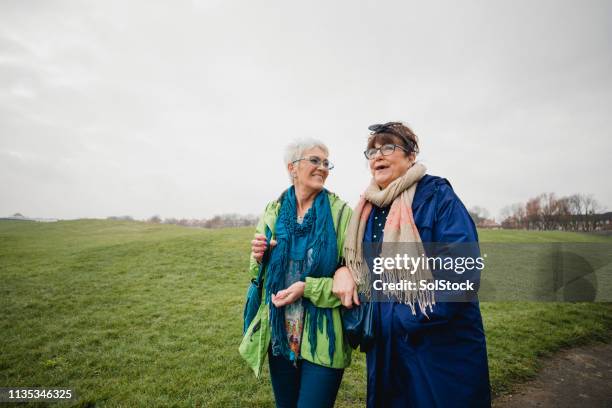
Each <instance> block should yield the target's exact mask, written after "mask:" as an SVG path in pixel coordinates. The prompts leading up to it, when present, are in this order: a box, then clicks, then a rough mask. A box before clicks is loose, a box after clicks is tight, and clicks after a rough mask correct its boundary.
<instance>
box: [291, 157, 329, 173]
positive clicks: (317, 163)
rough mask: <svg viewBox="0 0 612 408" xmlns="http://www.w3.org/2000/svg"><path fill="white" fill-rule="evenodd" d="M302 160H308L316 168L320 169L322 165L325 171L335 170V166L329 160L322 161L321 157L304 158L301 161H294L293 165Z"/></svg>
mask: <svg viewBox="0 0 612 408" xmlns="http://www.w3.org/2000/svg"><path fill="white" fill-rule="evenodd" d="M301 160H308V161H309V162H310V164H312V165H313V166H315V167H319V166H320V165H321V164H322V165H323V168H325V170H332V169H333V168H334V165H333V164H332V163H330V161H329V160H327V159H321V158H320V157H317V156H310V157H302V158H301V159H296V160H294V161H292V162H291V163H296V162H299V161H301Z"/></svg>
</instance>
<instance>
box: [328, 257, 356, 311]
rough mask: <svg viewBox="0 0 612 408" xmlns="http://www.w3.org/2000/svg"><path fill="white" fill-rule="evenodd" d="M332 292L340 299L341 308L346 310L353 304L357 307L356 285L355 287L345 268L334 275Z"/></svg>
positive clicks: (350, 275) (347, 269) (341, 268)
mask: <svg viewBox="0 0 612 408" xmlns="http://www.w3.org/2000/svg"><path fill="white" fill-rule="evenodd" d="M332 292H333V293H334V295H336V297H337V298H338V299H340V302H342V306H344V307H346V308H348V309H350V308H352V307H353V304H355V305H359V296H358V295H357V285H355V281H354V280H353V275H352V274H351V271H350V270H349V268H347V267H346V266H342V267H340V268H339V269H338V270H337V271H336V273H335V274H334V284H333V286H332Z"/></svg>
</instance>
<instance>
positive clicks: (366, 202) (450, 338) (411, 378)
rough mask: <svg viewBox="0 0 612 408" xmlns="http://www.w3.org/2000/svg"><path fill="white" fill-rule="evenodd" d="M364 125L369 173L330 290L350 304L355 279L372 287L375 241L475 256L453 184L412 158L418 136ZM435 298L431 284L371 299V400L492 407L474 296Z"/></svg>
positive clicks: (395, 127)
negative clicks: (455, 247) (451, 247)
mask: <svg viewBox="0 0 612 408" xmlns="http://www.w3.org/2000/svg"><path fill="white" fill-rule="evenodd" d="M370 130H371V131H372V133H371V135H370V137H369V139H368V143H367V149H366V151H365V152H364V153H365V156H366V158H367V160H368V162H369V167H370V170H371V173H372V180H371V183H370V185H369V186H368V187H367V189H366V191H365V192H364V194H363V195H362V198H361V200H360V202H359V204H358V205H357V207H356V208H355V211H354V213H353V216H352V219H351V222H350V224H349V227H348V229H347V232H346V238H345V259H346V264H347V267H343V268H340V269H339V270H338V271H337V272H336V274H335V277H334V287H333V290H334V292H335V293H336V294H337V295H338V296H339V298H340V299H342V303H343V305H344V306H347V307H351V306H352V304H353V299H354V296H353V295H354V293H355V291H356V284H357V286H358V287H359V288H360V291H361V288H363V286H364V283H366V285H370V287H371V280H372V278H371V277H370V276H368V269H369V268H367V266H366V264H367V261H366V260H365V259H364V249H365V248H369V247H370V246H371V245H372V244H374V243H382V244H383V245H384V244H393V243H398V242H400V243H402V244H400V245H406V244H407V243H408V244H410V243H412V244H413V245H407V246H405V247H404V248H413V250H412V251H413V252H414V253H411V254H409V255H411V256H419V255H421V254H419V253H418V252H421V251H423V250H424V251H425V252H428V251H429V252H431V251H432V249H431V248H432V247H431V246H428V245H427V244H428V243H436V244H440V243H446V244H448V243H452V244H457V243H461V244H462V245H465V248H468V249H467V250H466V249H464V250H463V252H466V251H467V252H470V253H469V254H467V255H470V256H473V257H478V256H479V250H478V244H477V241H478V235H477V232H476V228H475V225H474V223H473V221H472V219H471V217H470V216H469V214H468V212H467V210H466V209H465V207H464V205H463V203H462V202H461V200H460V199H459V197H457V195H456V194H455V192H454V191H453V189H452V187H451V185H450V183H449V182H448V181H447V180H446V179H444V178H440V177H436V176H432V175H428V174H426V170H425V167H424V166H423V165H422V164H421V163H419V162H416V154H417V153H418V139H417V137H416V135H415V134H414V133H413V132H412V131H411V129H410V128H408V127H407V126H405V125H404V124H402V123H399V122H390V123H386V124H384V125H373V126H371V127H370ZM428 248H429V249H428ZM426 255H427V256H436V254H432V253H427V254H426ZM446 255H448V254H446ZM463 255H465V253H464V254H463ZM415 272H416V273H414V274H411V275H409V277H408V278H409V279H412V280H413V281H415V282H418V281H420V280H425V281H430V280H431V279H432V275H431V273H432V271H430V270H428V269H427V268H421V269H418V270H416V271H415ZM366 292H367V290H366ZM436 298H437V296H436V293H434V291H428V290H419V291H416V292H415V291H408V293H407V294H405V295H404V297H403V298H400V299H397V301H391V302H389V301H387V302H372V303H371V305H372V307H373V320H374V337H375V340H374V344H373V345H372V346H371V347H370V349H369V350H367V356H366V360H367V406H368V407H371V408H374V407H402V408H407V407H427V408H430V407H444V408H449V407H466V408H468V407H469V408H475V407H488V406H490V404H491V397H490V386H489V372H488V365H487V352H486V343H485V334H484V330H483V325H482V319H481V314H480V308H479V303H478V300H477V298H475V299H471V300H468V301H463V302H456V301H450V302H449V301H444V299H440V298H438V300H436Z"/></svg>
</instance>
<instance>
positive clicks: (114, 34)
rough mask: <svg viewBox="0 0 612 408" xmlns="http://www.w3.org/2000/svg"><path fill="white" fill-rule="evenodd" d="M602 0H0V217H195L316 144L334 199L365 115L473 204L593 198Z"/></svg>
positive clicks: (600, 155)
mask: <svg viewBox="0 0 612 408" xmlns="http://www.w3.org/2000/svg"><path fill="white" fill-rule="evenodd" d="M611 39H612V2H610V1H605V2H599V1H586V2H585V1H572V2H567V1H537V2H534V1H524V2H521V1H504V2H492V1H486V2H485V1H478V2H465V1H462V2H455V1H448V2H422V1H418V2H417V1H414V2H407V1H397V2H385V1H380V0H377V1H369V2H358V1H309V2H287V1H274V2H272V1H263V2H256V1H240V2H231V1H221V0H213V1H204V0H201V1H176V0H172V1H166V2H165V3H161V2H154V1H148V0H147V1H129V2H127V1H116V2H115V1H106V0H105V1H97V2H85V1H74V2H64V1H50V0H44V1H26V0H16V1H9V0H2V1H1V2H0V183H1V185H2V190H1V191H2V196H1V199H0V216H4V215H12V214H13V213H15V212H21V213H23V214H24V215H26V216H32V217H57V218H79V217H106V216H110V215H126V214H129V215H132V216H134V217H136V218H145V217H149V216H151V215H153V214H160V215H161V216H162V217H188V218H191V217H195V218H208V217H211V216H213V215H215V214H219V213H230V212H238V213H253V214H258V213H260V212H261V211H262V209H263V207H264V205H265V203H266V202H267V201H269V200H270V199H272V198H274V197H276V196H278V194H279V193H280V192H281V191H282V190H283V189H284V188H285V187H287V184H288V180H287V175H286V172H285V169H284V165H283V161H282V156H283V149H284V147H285V145H286V144H287V143H288V142H289V141H291V140H293V139H296V138H301V137H315V138H318V139H321V140H322V141H324V142H325V143H327V144H328V146H329V147H330V150H331V156H330V159H331V160H332V161H333V162H334V163H335V164H336V168H335V169H334V170H333V171H332V173H331V175H330V177H329V178H328V183H327V186H328V188H329V189H331V190H332V191H335V192H337V193H338V194H339V195H340V196H341V197H343V198H345V199H346V200H347V201H349V202H350V203H351V204H352V205H354V204H355V203H356V201H357V198H358V197H359V194H360V193H361V192H362V190H363V189H364V188H365V186H366V185H367V183H368V180H369V173H368V170H367V166H366V163H365V159H364V158H363V154H362V151H363V150H364V145H365V142H366V139H367V136H368V131H367V126H368V125H370V124H372V123H380V122H386V121H391V120H401V121H404V122H406V123H408V124H409V125H411V127H412V128H413V130H414V131H415V133H416V134H417V135H418V136H419V137H420V140H421V151H422V154H421V155H420V156H419V157H420V160H421V161H422V162H423V163H424V164H425V165H426V166H427V168H428V172H429V173H430V174H434V175H439V176H442V177H446V178H447V179H449V180H450V182H451V183H452V185H453V187H454V189H455V191H456V192H457V194H458V195H459V197H460V198H461V199H462V200H463V202H464V203H465V205H466V206H467V207H472V206H475V205H478V206H481V207H485V208H487V209H488V210H489V211H490V213H491V214H492V215H495V216H497V215H498V214H499V211H500V210H501V209H502V208H503V207H504V206H505V205H508V204H512V203H515V202H524V201H525V200H527V199H528V198H530V197H533V196H535V195H537V194H539V193H542V192H555V193H557V194H558V195H567V194H571V193H575V192H578V193H592V194H594V195H595V197H596V198H597V199H598V200H599V201H600V202H601V203H602V204H603V206H604V207H607V208H608V209H610V208H611V207H612V182H610V176H611V175H612V172H611V171H610V170H611V169H612V165H611V161H610V157H611V152H612V130H611V129H612V115H611V113H612V41H611Z"/></svg>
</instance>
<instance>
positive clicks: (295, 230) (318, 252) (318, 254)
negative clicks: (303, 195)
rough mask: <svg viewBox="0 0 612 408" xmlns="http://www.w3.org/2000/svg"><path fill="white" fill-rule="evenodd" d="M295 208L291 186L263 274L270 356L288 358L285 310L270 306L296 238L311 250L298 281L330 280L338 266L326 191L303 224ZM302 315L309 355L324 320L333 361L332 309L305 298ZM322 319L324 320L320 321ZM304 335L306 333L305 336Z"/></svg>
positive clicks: (283, 283) (280, 288)
mask: <svg viewBox="0 0 612 408" xmlns="http://www.w3.org/2000/svg"><path fill="white" fill-rule="evenodd" d="M296 208H297V205H296V198H295V188H294V187H291V188H289V190H287V193H286V194H284V196H283V200H282V202H281V208H280V212H279V214H278V218H277V220H276V241H277V245H276V247H275V248H274V249H273V250H272V253H271V255H270V260H269V264H268V268H267V272H266V299H265V301H266V303H268V305H269V306H270V323H271V326H272V353H273V354H274V355H275V356H278V355H282V356H288V355H289V342H288V340H287V331H286V330H285V307H284V306H283V307H280V308H277V307H276V306H274V304H273V303H272V294H273V293H274V294H276V293H277V292H278V291H280V290H282V289H286V287H285V275H286V273H287V270H288V268H289V260H290V255H289V254H290V252H291V249H292V246H293V243H294V239H295V237H297V236H300V235H301V236H303V235H307V236H308V244H307V250H309V249H312V260H313V261H312V262H311V263H305V268H304V270H303V272H302V276H300V280H305V279H306V277H307V276H310V277H314V278H320V277H332V276H333V275H334V272H336V268H337V266H338V259H337V256H338V252H337V244H336V231H335V229H334V223H333V219H332V213H331V207H330V205H329V199H328V197H327V190H325V189H323V190H322V191H321V192H319V194H317V196H316V197H315V199H314V202H313V204H312V208H311V209H310V214H309V215H308V216H307V217H305V219H304V222H303V223H302V224H298V223H297V221H296V216H297V210H296ZM302 305H303V306H304V312H305V315H308V319H309V322H310V325H309V331H308V333H307V335H308V340H309V342H310V347H311V350H310V351H311V353H312V354H313V355H314V354H315V350H316V345H317V330H318V331H320V332H323V329H324V327H323V322H324V320H325V321H326V323H327V324H326V326H327V327H325V329H326V332H327V336H328V338H329V350H328V351H329V358H330V360H331V361H333V357H334V351H335V344H336V336H335V332H334V325H333V319H332V309H329V308H319V307H316V306H315V305H313V304H312V302H310V301H309V300H308V299H306V298H303V299H302ZM324 316H325V319H324V318H323V317H324ZM304 335H306V333H305V334H304Z"/></svg>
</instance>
